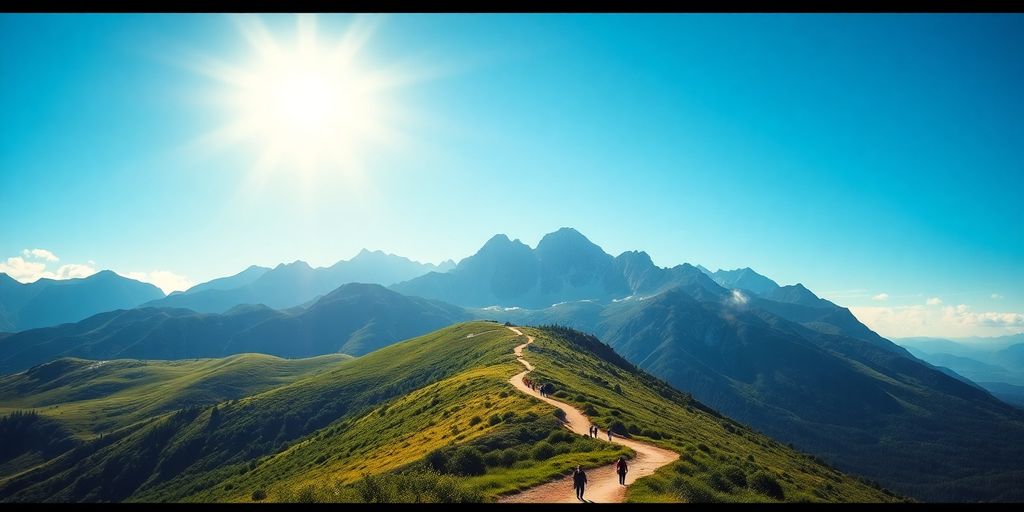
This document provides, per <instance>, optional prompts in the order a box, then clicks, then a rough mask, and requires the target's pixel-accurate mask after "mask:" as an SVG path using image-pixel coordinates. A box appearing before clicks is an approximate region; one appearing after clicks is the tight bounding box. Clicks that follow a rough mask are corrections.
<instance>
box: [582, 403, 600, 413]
mask: <svg viewBox="0 0 1024 512" xmlns="http://www.w3.org/2000/svg"><path fill="white" fill-rule="evenodd" d="M583 414H586V415H587V416H597V408H595V407H594V405H593V404H587V406H586V407H584V408H583Z"/></svg>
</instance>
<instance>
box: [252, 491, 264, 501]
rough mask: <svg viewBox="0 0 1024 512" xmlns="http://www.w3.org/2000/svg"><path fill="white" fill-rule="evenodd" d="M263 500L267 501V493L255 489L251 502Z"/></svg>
mask: <svg viewBox="0 0 1024 512" xmlns="http://www.w3.org/2000/svg"><path fill="white" fill-rule="evenodd" d="M265 499H267V491H264V490H263V489H256V490H255V491H253V492H252V500H253V501H263V500H265Z"/></svg>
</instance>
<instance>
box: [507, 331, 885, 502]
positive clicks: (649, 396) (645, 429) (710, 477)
mask: <svg viewBox="0 0 1024 512" xmlns="http://www.w3.org/2000/svg"><path fill="white" fill-rule="evenodd" d="M524 332H527V333H529V334H532V335H534V336H536V342H535V343H534V344H533V345H531V346H530V347H529V350H528V351H527V353H526V358H527V359H528V360H530V361H531V362H533V363H534V364H535V365H536V366H537V370H536V371H535V372H534V374H533V378H534V379H535V380H539V381H547V382H553V383H555V385H556V389H558V390H560V392H557V391H556V395H561V399H562V400H564V401H566V402H569V403H572V404H574V405H576V406H577V407H579V408H581V409H584V410H586V409H587V408H588V407H590V408H591V411H590V412H592V413H594V414H590V417H591V419H592V420H593V421H594V422H595V423H596V424H598V425H599V426H601V428H602V429H607V428H608V427H610V426H612V425H613V424H614V423H615V422H621V423H622V424H623V425H625V426H627V427H635V428H633V429H632V430H633V433H632V434H631V435H632V436H633V437H636V438H638V439H643V440H646V441H649V442H652V443H654V444H658V445H660V446H663V447H665V448H669V449H672V450H675V451H678V452H679V453H681V454H682V457H681V458H680V460H679V461H678V462H675V463H673V464H670V465H669V466H666V467H665V468H662V469H660V470H658V472H656V473H655V475H653V476H651V477H648V478H644V479H641V480H638V481H637V482H636V484H634V485H633V486H631V487H630V489H629V492H628V493H627V500H629V501H680V500H683V501H774V500H773V498H771V497H769V496H767V495H765V494H763V493H760V492H756V491H754V490H752V489H751V488H750V487H748V486H744V485H736V484H734V483H732V484H731V483H730V482H729V478H728V477H726V475H728V474H734V473H735V470H734V469H731V468H730V466H733V467H735V468H738V469H739V471H740V472H742V474H743V475H744V479H746V480H748V481H749V480H751V479H752V477H753V475H754V474H755V473H757V472H764V473H766V474H768V475H769V476H772V477H773V478H774V479H775V480H776V481H777V482H778V483H779V485H780V486H781V487H782V489H783V496H784V497H785V500H786V501H855V502H873V501H889V500H893V499H894V498H895V497H894V496H892V495H889V494H886V493H885V492H883V491H881V490H879V489H876V488H873V487H872V486H869V485H866V484H865V483H862V482H860V481H858V480H855V479H853V478H851V477H849V476H846V475H844V474H842V473H840V472H838V471H836V470H834V469H832V468H830V467H828V466H826V465H824V464H823V463H821V462H819V461H817V460H816V459H814V458H812V457H809V456H807V455H804V454H800V453H798V452H796V451H794V450H792V449H790V448H788V447H786V446H784V445H782V444H779V443H777V442H775V441H773V440H771V439H770V438H768V437H766V436H764V435H761V434H759V433H757V432H755V431H753V430H751V429H749V428H747V427H745V426H743V425H740V424H738V423H735V422H733V421H731V420H729V419H727V418H724V417H721V416H719V415H717V414H716V413H714V412H712V411H709V410H705V409H704V407H703V406H702V405H700V404H699V403H697V402H694V401H693V400H692V399H691V398H690V397H689V396H688V395H685V394H683V393H679V392H678V391H676V390H674V389H672V388H670V387H668V386H667V385H665V384H664V383H662V382H660V381H658V380H656V379H654V378H651V377H650V376H648V375H647V374H640V373H633V372H630V371H627V370H625V369H624V368H622V367H616V366H614V365H612V364H610V363H608V362H604V361H598V360H596V359H595V358H593V357H589V356H588V355H587V354H586V353H584V352H582V349H579V348H575V349H574V348H573V347H572V346H571V345H569V344H566V343H565V342H564V341H561V340H558V339H556V338H555V337H554V336H553V335H552V333H550V332H549V331H546V330H542V329H527V330H525V331H524ZM581 343H586V341H581ZM623 363H625V362H624V361H623ZM625 365H628V363H625ZM602 381H603V382H602ZM616 385H618V386H619V388H620V389H621V390H622V391H621V393H620V392H617V391H616V390H615V386H616ZM736 480H740V479H739V478H736Z"/></svg>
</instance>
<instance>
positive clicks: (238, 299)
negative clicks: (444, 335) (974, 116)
mask: <svg viewBox="0 0 1024 512" xmlns="http://www.w3.org/2000/svg"><path fill="white" fill-rule="evenodd" d="M453 266H454V263H453V262H451V261H446V262H443V263H441V264H440V265H434V264H431V263H418V262H415V261H412V260H409V259H407V258H403V257H401V256H395V255H393V254H386V253H384V252H381V251H368V250H366V249H363V250H362V251H360V252H359V254H357V255H355V256H354V257H353V258H352V259H350V260H342V261H339V262H337V263H335V264H334V265H331V266H329V267H319V268H313V267H311V266H309V264H308V263H306V262H304V261H295V262H293V263H288V264H285V263H282V264H280V265H278V266H276V267H274V268H273V269H268V268H266V267H257V266H252V267H249V268H247V269H245V270H244V271H242V272H240V273H238V274H235V275H233V276H230V277H226V278H222V279H215V280H213V281H209V282H206V283H202V284H199V285H196V286H193V287H192V288H190V289H188V290H186V291H185V292H182V293H174V294H171V295H168V296H167V297H164V298H161V299H158V300H153V301H150V302H147V303H145V304H143V306H146V307H157V308H164V307H173V308H187V309H191V310H193V311H197V312H200V313H223V312H226V311H228V310H229V309H231V308H233V307H235V306H237V305H239V304H263V305H265V306H268V307H271V308H276V309H286V308H291V307H295V306H300V305H303V304H305V303H308V302H309V301H312V300H315V299H316V298H317V297H319V296H321V295H324V294H326V293H328V292H330V291H332V290H334V289H336V288H338V287H339V286H341V285H343V284H345V283H353V282H358V283H370V284H381V285H390V284H394V283H397V282H399V281H405V280H408V279H411V278H413V277H416V276H420V275H422V274H425V273H427V272H444V271H445V270H447V269H450V268H452V267H453Z"/></svg>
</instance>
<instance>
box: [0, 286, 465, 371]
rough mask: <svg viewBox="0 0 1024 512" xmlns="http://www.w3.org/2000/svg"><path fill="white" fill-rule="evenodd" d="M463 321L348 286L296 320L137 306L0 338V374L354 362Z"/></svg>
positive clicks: (426, 303)
mask: <svg viewBox="0 0 1024 512" xmlns="http://www.w3.org/2000/svg"><path fill="white" fill-rule="evenodd" d="M469 318H471V316H470V315H469V314H468V313H467V312H466V311H464V310H463V309H462V308H458V307H455V306H451V305H448V304H443V303H439V302H436V301H432V300H428V299H422V298H419V297H405V296H403V295H400V294H398V293H395V292H393V291H390V290H387V289H386V288H384V287H382V286H380V285H374V284H359V283H349V284H346V285H343V286H341V287H339V288H338V289H336V290H334V291H333V292H331V293H329V294H327V295H325V296H324V297H322V298H320V299H319V300H317V301H316V303H314V304H313V305H312V306H310V307H309V308H306V309H304V310H301V311H299V312H297V313H288V312H283V311H278V310H275V309H271V308H269V307H266V306H263V305H245V306H236V307H234V308H232V309H231V310H230V311H228V312H226V313H224V314H216V313H196V312H194V311H192V310H188V309H183V308H153V307H144V308H137V309H129V310H116V311H111V312H107V313H101V314H98V315H95V316H92V317H89V318H87V319H85V320H82V321H80V322H78V323H74V324H66V325H60V326H56V327H47V328H41V329H33V330H28V331H23V332H19V333H16V334H12V335H10V336H7V337H3V338H0V373H12V372H17V371H21V370H24V369H26V368H29V367H32V366H34V365H38V364H42V363H46V362H49V361H52V360H54V359H57V358H60V357H79V358H88V359H101V360H106V359H121V358H129V359H161V360H174V359H193V358H200V357H224V356H227V355H232V354H241V353H248V352H258V353H263V354H269V355H274V356H278V357H289V358H294V357H312V356H318V355H323V354H331V353H337V352H341V353H345V354H350V355H354V356H358V355H362V354H365V353H367V352H371V351H373V350H376V349H378V348H381V347H383V346H386V345H388V344H390V343H394V342H396V341H399V340H402V339H405V338H409V337H413V336H417V335H419V334H423V333H425V332H428V331H431V330H434V329H438V328H440V327H444V326H447V325H450V324H453V323H455V322H459V321H462V320H467V319H469Z"/></svg>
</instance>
